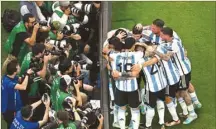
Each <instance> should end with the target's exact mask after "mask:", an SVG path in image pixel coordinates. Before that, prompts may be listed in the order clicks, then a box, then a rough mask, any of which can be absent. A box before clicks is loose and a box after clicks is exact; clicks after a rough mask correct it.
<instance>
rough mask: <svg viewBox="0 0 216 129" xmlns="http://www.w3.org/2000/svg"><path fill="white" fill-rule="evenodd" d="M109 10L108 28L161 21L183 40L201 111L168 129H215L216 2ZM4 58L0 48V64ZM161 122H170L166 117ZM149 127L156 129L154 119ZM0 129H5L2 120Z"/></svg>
mask: <svg viewBox="0 0 216 129" xmlns="http://www.w3.org/2000/svg"><path fill="white" fill-rule="evenodd" d="M112 6H113V9H112V28H119V27H125V28H128V29H131V28H132V26H133V25H134V24H135V23H137V22H140V23H143V24H146V25H149V24H151V22H152V21H153V20H154V19H156V18H161V19H163V20H164V21H165V22H166V26H169V27H172V28H173V29H174V30H175V31H176V32H177V33H178V35H179V36H180V37H181V39H182V40H183V44H184V46H185V48H186V49H187V51H188V56H189V58H190V60H191V62H192V83H193V84H194V86H195V88H196V92H197V95H198V97H199V99H200V101H201V102H202V104H203V107H202V109H199V110H197V114H198V119H197V120H196V121H194V122H193V123H192V124H190V125H178V126H176V127H172V128H169V129H215V109H216V107H215V97H216V96H215V37H216V35H215V31H216V30H215V28H216V26H215V24H216V23H215V17H216V13H215V12H216V2H112ZM6 8H9V9H16V10H18V8H19V2H12V1H10V2H1V14H3V11H4V9H6ZM7 36H8V33H6V31H5V30H4V29H3V28H1V47H3V44H4V43H5V41H6V39H7ZM5 57H6V54H5V53H4V50H3V48H2V49H1V58H2V59H1V64H2V62H3V61H4V59H5ZM166 112H168V111H167V109H166ZM178 112H180V109H178ZM156 114H157V113H156ZM165 120H170V114H169V113H166V115H165ZM141 122H143V117H142V119H141ZM153 127H154V128H153V129H159V126H158V117H157V115H156V116H155V118H154V121H153ZM1 128H2V129H6V124H5V122H4V121H3V120H2V121H1Z"/></svg>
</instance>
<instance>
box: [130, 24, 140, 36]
mask: <svg viewBox="0 0 216 129" xmlns="http://www.w3.org/2000/svg"><path fill="white" fill-rule="evenodd" d="M132 33H133V34H142V29H140V30H139V29H137V27H136V25H134V26H133V28H132Z"/></svg>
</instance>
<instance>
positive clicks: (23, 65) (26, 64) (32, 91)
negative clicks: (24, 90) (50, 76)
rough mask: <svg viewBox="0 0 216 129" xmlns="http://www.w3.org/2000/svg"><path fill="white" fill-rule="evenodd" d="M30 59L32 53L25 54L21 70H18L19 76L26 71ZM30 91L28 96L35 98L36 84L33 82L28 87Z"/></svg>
mask: <svg viewBox="0 0 216 129" xmlns="http://www.w3.org/2000/svg"><path fill="white" fill-rule="evenodd" d="M31 58H32V52H29V53H27V54H26V56H25V57H24V59H23V62H22V65H21V69H20V74H19V75H20V76H22V75H23V74H24V73H25V72H26V71H27V70H28V69H29V67H30V66H29V65H30V62H31ZM29 88H30V90H29V93H28V96H32V97H33V96H36V95H37V93H38V82H34V83H32V84H31V85H30V86H29Z"/></svg>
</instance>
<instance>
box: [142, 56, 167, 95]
mask: <svg viewBox="0 0 216 129" xmlns="http://www.w3.org/2000/svg"><path fill="white" fill-rule="evenodd" d="M150 59H151V58H149V57H144V58H143V62H146V61H148V60H150ZM159 67H161V66H160V65H158V64H154V65H151V66H147V67H144V68H143V72H144V74H145V77H146V84H145V88H146V90H148V91H151V92H157V91H160V90H162V89H164V88H165V87H166V86H167V82H166V78H165V77H164V74H163V73H162V71H161V69H160V68H159Z"/></svg>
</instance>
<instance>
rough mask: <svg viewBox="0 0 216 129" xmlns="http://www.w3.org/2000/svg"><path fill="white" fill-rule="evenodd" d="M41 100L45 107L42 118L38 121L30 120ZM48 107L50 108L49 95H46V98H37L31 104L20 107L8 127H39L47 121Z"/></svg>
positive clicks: (25, 128) (18, 128) (36, 128)
mask: <svg viewBox="0 0 216 129" xmlns="http://www.w3.org/2000/svg"><path fill="white" fill-rule="evenodd" d="M43 97H44V96H43ZM43 97H42V98H43ZM42 101H43V103H44V105H45V107H46V109H45V113H44V116H43V119H42V120H40V121H38V122H32V121H31V118H32V116H33V115H34V110H35V109H36V108H37V107H38V106H39V105H41V103H42ZM49 109H50V99H49V97H47V99H42V100H39V101H37V102H35V103H33V104H31V105H27V106H25V107H22V109H21V111H18V112H17V114H16V117H15V119H14V120H13V123H12V125H11V128H10V129H38V128H40V127H41V126H42V125H44V124H45V123H46V122H47V121H48V117H49Z"/></svg>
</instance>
